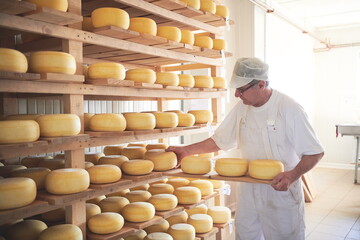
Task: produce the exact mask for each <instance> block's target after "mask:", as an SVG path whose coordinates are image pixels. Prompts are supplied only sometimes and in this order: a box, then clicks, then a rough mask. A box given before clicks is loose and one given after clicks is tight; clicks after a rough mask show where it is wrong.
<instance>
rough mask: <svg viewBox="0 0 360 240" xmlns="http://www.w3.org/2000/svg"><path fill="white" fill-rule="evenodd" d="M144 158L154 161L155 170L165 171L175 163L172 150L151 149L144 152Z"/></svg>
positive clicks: (175, 159) (174, 155)
mask: <svg viewBox="0 0 360 240" xmlns="http://www.w3.org/2000/svg"><path fill="white" fill-rule="evenodd" d="M145 159H147V160H150V161H152V162H153V163H154V170H155V171H166V170H170V169H173V168H174V167H175V166H176V164H177V157H176V154H175V153H174V152H165V150H163V149H153V150H149V151H147V152H146V153H145Z"/></svg>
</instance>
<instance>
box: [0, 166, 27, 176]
mask: <svg viewBox="0 0 360 240" xmlns="http://www.w3.org/2000/svg"><path fill="white" fill-rule="evenodd" d="M21 169H26V167H25V166H23V165H6V166H0V176H1V177H4V178H5V177H10V175H11V174H12V173H13V172H15V171H18V170H21Z"/></svg>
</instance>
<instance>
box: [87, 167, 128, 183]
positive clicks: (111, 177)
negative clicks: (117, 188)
mask: <svg viewBox="0 0 360 240" xmlns="http://www.w3.org/2000/svg"><path fill="white" fill-rule="evenodd" d="M87 171H88V172H89V176H90V182H91V183H95V184H104V183H112V182H116V181H119V180H120V179H121V177H122V172H121V169H120V168H119V167H118V166H115V165H112V164H101V165H95V166H93V167H90V168H88V169H87Z"/></svg>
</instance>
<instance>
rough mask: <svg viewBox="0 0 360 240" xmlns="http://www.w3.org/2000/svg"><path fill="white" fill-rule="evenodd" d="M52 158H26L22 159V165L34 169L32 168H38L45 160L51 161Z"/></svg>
mask: <svg viewBox="0 0 360 240" xmlns="http://www.w3.org/2000/svg"><path fill="white" fill-rule="evenodd" d="M51 158H52V157H51V156H46V157H24V158H23V159H21V165H23V166H25V167H27V168H32V167H38V166H39V164H40V162H42V161H44V160H45V159H51Z"/></svg>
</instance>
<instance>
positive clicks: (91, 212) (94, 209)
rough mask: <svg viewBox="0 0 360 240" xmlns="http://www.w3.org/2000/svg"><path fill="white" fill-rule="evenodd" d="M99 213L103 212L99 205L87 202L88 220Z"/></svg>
mask: <svg viewBox="0 0 360 240" xmlns="http://www.w3.org/2000/svg"><path fill="white" fill-rule="evenodd" d="M99 213H101V209H100V207H99V206H98V205H96V204H94V203H86V221H88V220H89V219H90V218H91V217H92V216H95V215H96V214H99Z"/></svg>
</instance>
